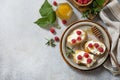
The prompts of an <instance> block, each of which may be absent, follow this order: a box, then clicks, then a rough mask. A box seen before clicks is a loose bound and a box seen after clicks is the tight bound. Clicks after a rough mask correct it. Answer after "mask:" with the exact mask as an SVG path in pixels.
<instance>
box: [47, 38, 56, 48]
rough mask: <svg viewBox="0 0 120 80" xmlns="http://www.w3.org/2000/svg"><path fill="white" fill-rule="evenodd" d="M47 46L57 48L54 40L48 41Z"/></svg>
mask: <svg viewBox="0 0 120 80" xmlns="http://www.w3.org/2000/svg"><path fill="white" fill-rule="evenodd" d="M45 45H48V46H51V47H55V46H56V44H55V41H54V40H53V39H50V40H48V39H47V43H46V44H45Z"/></svg>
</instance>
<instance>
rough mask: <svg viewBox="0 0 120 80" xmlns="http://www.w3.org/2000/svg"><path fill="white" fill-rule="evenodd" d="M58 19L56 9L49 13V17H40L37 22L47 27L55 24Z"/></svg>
mask: <svg viewBox="0 0 120 80" xmlns="http://www.w3.org/2000/svg"><path fill="white" fill-rule="evenodd" d="M55 21H56V14H55V11H52V12H51V13H49V15H48V16H47V17H44V18H40V19H38V20H37V21H36V22H35V23H36V24H37V25H39V26H41V27H46V26H47V25H49V24H53V23H54V22H55Z"/></svg>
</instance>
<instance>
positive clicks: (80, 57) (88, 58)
mask: <svg viewBox="0 0 120 80" xmlns="http://www.w3.org/2000/svg"><path fill="white" fill-rule="evenodd" d="M84 57H85V58H87V63H88V64H90V63H91V62H92V59H91V58H90V57H89V53H84ZM82 58H83V56H81V55H78V56H77V59H78V60H82Z"/></svg>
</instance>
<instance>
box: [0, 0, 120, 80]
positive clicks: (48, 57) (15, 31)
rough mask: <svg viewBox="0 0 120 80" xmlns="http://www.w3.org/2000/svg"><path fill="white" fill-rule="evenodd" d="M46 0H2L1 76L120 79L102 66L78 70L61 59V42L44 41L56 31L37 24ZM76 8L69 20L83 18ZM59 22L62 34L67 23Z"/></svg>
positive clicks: (8, 79)
mask: <svg viewBox="0 0 120 80" xmlns="http://www.w3.org/2000/svg"><path fill="white" fill-rule="evenodd" d="M56 1H57V2H58V3H60V2H66V0H56ZM43 2H44V0H0V80H120V76H116V77H115V76H113V75H112V74H111V73H110V72H108V71H107V70H106V69H104V68H103V67H102V66H101V67H99V68H98V69H96V70H93V71H78V70H75V69H73V68H71V67H70V66H68V65H67V64H66V63H65V62H64V60H63V59H62V57H61V54H60V50H59V43H57V46H56V47H55V48H52V47H48V46H46V45H45V43H46V40H45V38H53V37H54V36H55V35H53V34H51V33H50V32H49V31H48V30H47V29H44V28H40V27H38V26H37V25H36V24H34V22H35V21H36V20H37V19H38V18H39V17H40V14H39V8H40V7H41V5H42V4H43ZM49 2H50V3H52V2H53V0H49ZM54 9H55V7H54ZM73 11H74V16H73V18H72V20H71V21H69V23H71V22H73V21H76V20H81V19H82V18H81V14H80V13H79V12H78V11H77V10H76V9H75V8H74V7H73ZM96 22H98V23H101V22H100V21H99V20H98V19H96ZM58 23H59V25H60V26H61V29H56V31H57V34H56V35H57V36H59V37H60V36H61V35H62V32H63V31H64V30H65V29H66V27H67V26H64V25H63V24H61V20H60V19H58Z"/></svg>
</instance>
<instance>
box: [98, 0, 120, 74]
mask: <svg viewBox="0 0 120 80" xmlns="http://www.w3.org/2000/svg"><path fill="white" fill-rule="evenodd" d="M99 15H100V18H101V19H102V21H103V22H104V23H105V24H106V29H107V30H108V32H109V34H110V37H111V51H110V55H111V57H110V60H107V61H106V62H105V63H104V65H103V66H104V67H105V68H106V69H108V70H109V71H110V72H112V73H113V75H118V74H120V0H112V1H111V2H110V3H109V4H108V5H106V6H105V7H104V8H103V9H102V10H101V12H100V14H99ZM117 63H118V64H117Z"/></svg>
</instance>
